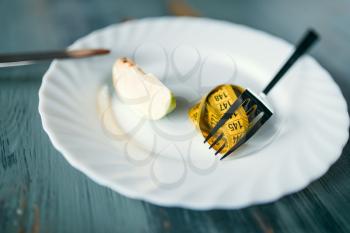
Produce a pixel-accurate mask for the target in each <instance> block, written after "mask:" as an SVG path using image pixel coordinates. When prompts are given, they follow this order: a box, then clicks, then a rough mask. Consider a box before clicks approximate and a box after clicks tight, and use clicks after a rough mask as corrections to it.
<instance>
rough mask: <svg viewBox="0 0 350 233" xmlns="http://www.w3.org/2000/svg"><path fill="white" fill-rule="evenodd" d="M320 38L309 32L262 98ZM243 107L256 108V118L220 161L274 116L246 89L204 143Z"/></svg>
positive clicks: (220, 149) (263, 103)
mask: <svg viewBox="0 0 350 233" xmlns="http://www.w3.org/2000/svg"><path fill="white" fill-rule="evenodd" d="M318 38H319V36H318V35H317V33H316V32H315V31H313V30H311V29H310V30H308V31H307V33H306V35H305V36H304V37H303V38H302V40H301V41H300V42H299V44H298V45H297V47H296V49H295V51H294V53H293V54H292V55H291V56H290V58H289V59H288V60H287V62H286V63H285V64H284V65H283V66H282V68H281V69H280V70H279V71H278V72H277V74H276V75H275V77H274V78H273V79H272V80H271V81H270V83H269V84H268V85H267V86H266V87H265V89H264V90H263V92H262V94H261V96H265V95H267V94H268V93H269V92H270V91H271V89H272V88H273V87H274V86H275V85H276V83H277V82H278V81H279V80H280V79H281V78H282V77H283V75H284V74H285V73H286V72H287V71H288V70H289V68H290V67H291V66H292V65H293V64H294V63H295V62H296V61H297V60H298V59H299V58H300V57H301V56H302V55H303V54H305V53H306V52H307V50H308V49H309V48H310V47H311V46H312V45H313V44H314V43H315V42H316V41H317V39H318ZM241 106H251V107H250V109H248V110H247V112H252V111H251V109H252V108H254V109H255V111H254V114H255V117H253V118H252V119H251V122H250V124H249V127H248V130H247V132H246V133H245V134H243V135H242V136H241V137H240V138H239V139H238V141H237V142H236V144H235V145H234V146H233V147H232V148H230V149H229V150H228V151H227V152H226V153H225V154H224V155H223V156H222V157H221V159H220V160H222V159H224V158H226V157H227V156H228V155H230V154H231V153H232V152H234V151H235V150H236V149H237V148H238V147H240V146H241V145H242V144H243V143H245V142H246V141H248V140H249V139H250V138H251V137H252V136H253V135H254V134H255V133H256V132H257V131H258V130H259V129H260V127H261V126H262V125H263V124H264V123H265V122H266V121H267V120H268V119H269V118H270V117H271V116H272V115H273V110H272V108H271V107H269V105H268V104H267V102H266V101H265V100H264V99H263V98H261V97H259V96H258V95H256V94H254V93H253V92H252V91H250V90H248V89H246V90H245V91H244V92H242V94H241V95H240V96H238V98H237V100H236V101H235V102H234V103H233V104H232V105H231V106H230V108H229V109H228V110H227V111H226V112H225V114H224V115H223V116H222V117H221V119H220V120H219V121H218V123H217V124H216V125H215V126H214V128H212V129H211V131H210V132H209V134H208V136H207V137H206V138H205V140H204V143H206V142H207V141H208V140H209V139H210V138H212V137H213V136H214V135H215V134H216V132H217V131H218V130H219V129H220V128H221V127H222V126H223V125H224V124H225V123H226V121H227V120H228V119H230V117H231V116H232V115H233V114H234V113H235V112H236V111H237V109H238V108H239V107H241ZM222 137H223V135H222V134H221V135H219V136H218V137H216V140H215V141H214V142H213V143H212V144H211V146H210V148H211V147H213V146H214V145H215V144H217V143H218V142H219V141H220V140H221V138H222ZM224 147H225V144H224V145H223V146H222V147H221V148H219V150H218V151H217V152H216V153H215V155H217V154H218V153H220V152H221V151H222V150H223V149H224Z"/></svg>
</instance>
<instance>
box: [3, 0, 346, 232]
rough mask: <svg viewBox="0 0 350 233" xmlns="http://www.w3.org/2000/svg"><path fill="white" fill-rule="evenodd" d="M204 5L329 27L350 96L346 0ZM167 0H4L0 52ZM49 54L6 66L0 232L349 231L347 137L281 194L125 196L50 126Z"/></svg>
mask: <svg viewBox="0 0 350 233" xmlns="http://www.w3.org/2000/svg"><path fill="white" fill-rule="evenodd" d="M189 4H190V5H191V6H192V7H194V8H195V9H198V11H199V12H201V13H202V14H203V15H205V16H208V17H215V18H220V19H225V20H230V21H234V22H237V23H242V24H245V25H249V26H252V27H254V28H258V29H262V30H265V31H267V32H269V33H272V34H274V35H277V36H280V37H282V38H285V39H286V40H288V41H291V42H296V40H297V39H298V36H299V35H300V34H302V32H303V31H304V29H305V28H307V27H309V26H313V27H315V28H316V29H317V30H318V31H319V32H320V33H321V34H322V37H323V40H322V43H321V44H319V46H318V47H317V48H315V50H314V52H313V55H314V56H315V57H316V59H318V60H319V61H320V62H321V64H322V65H324V66H325V67H326V68H327V69H328V70H329V71H330V72H331V74H332V75H333V77H334V78H335V80H336V82H337V83H338V84H339V85H340V88H341V90H342V91H343V93H344V95H345V97H346V99H347V100H348V103H349V102H350V92H349V90H350V79H349V77H350V69H349V61H350V46H349V42H350V31H349V27H348V22H350V14H349V9H350V2H349V1H345V0H343V1H341V0H337V1H326V0H317V1H316V0H309V1H302V0H296V1H286V0H284V1H277V0H268V1H257V0H256V1H254V0H249V1H229V0H221V1H214V0H211V1H210V0H205V1H199V0H192V1H189ZM167 11H168V8H167V2H165V1H161V0H149V1H142V0H133V1H121V0H118V1H114V0H113V1H112V0H110V1H83V0H61V1H54V0H46V1H44V0H3V1H0V26H1V27H0V29H1V36H0V52H16V51H33V50H48V49H58V48H62V47H65V46H67V45H69V44H70V43H72V42H73V41H74V40H75V39H77V38H79V37H81V36H83V35H85V34H87V33H89V32H90V31H92V30H95V29H98V28H100V27H103V26H107V25H109V24H112V23H115V22H119V21H120V20H122V19H125V18H138V17H145V16H157V15H164V14H166V13H167ZM47 67H48V64H41V65H35V66H30V67H29V66H28V67H17V68H6V69H1V70H0V160H1V161H0V232H1V233H6V232H35V233H37V232H45V233H46V232H58V233H65V232H69V233H71V232H73V233H74V232H189V231H193V232H254V233H255V232H268V233H270V232H296V233H297V232H298V233H299V232H319V233H322V232H325V233H326V232H327V233H328V232H350V185H349V183H350V169H349V168H350V158H349V156H350V145H349V143H348V144H347V145H346V147H345V148H344V151H343V155H342V157H341V158H340V159H339V160H338V161H337V162H336V163H335V165H334V166H332V167H331V169H330V170H329V171H328V172H327V174H326V175H325V176H323V177H322V178H320V179H318V180H317V181H315V182H313V183H312V184H311V185H309V186H308V187H307V188H306V189H304V190H303V191H301V192H298V193H295V194H292V195H289V196H287V197H284V198H282V199H280V200H278V201H276V202H274V203H270V204H264V205H255V206H251V207H248V208H245V209H241V210H211V211H193V210H189V209H183V208H165V207H159V206H156V205H152V204H149V203H145V202H143V201H139V200H133V199H129V198H126V197H124V196H122V195H120V194H118V193H116V192H113V191H111V190H110V189H108V188H105V187H102V186H100V185H97V184H96V183H94V182H93V181H91V180H90V179H89V178H87V177H86V176H85V175H83V174H82V173H80V172H79V171H77V170H75V169H74V168H72V167H71V166H70V165H69V164H68V163H67V162H66V161H65V160H64V159H63V157H62V156H61V155H60V153H58V152H57V151H56V150H55V149H54V148H53V146H52V145H51V143H50V141H49V139H48V137H47V135H46V134H45V133H44V131H43V129H42V126H41V122H40V117H39V114H38V111H37V107H38V94H37V93H38V89H39V87H40V82H41V77H42V75H43V73H44V72H45V70H46V69H47Z"/></svg>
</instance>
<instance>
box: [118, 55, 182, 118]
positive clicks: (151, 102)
mask: <svg viewBox="0 0 350 233" xmlns="http://www.w3.org/2000/svg"><path fill="white" fill-rule="evenodd" d="M113 86H114V88H115V91H116V93H117V96H118V97H119V98H120V99H121V100H122V101H123V102H124V103H125V104H128V105H130V107H131V108H132V109H134V110H135V112H136V113H138V114H139V115H141V116H143V117H146V118H147V119H151V120H158V119H160V118H162V117H164V116H165V115H166V114H168V113H170V112H171V111H173V110H174V109H175V107H176V100H175V97H174V96H173V94H172V92H171V91H170V90H169V88H167V87H166V86H165V85H164V84H163V83H162V82H161V81H159V79H158V78H157V77H156V76H154V75H153V74H151V73H147V74H146V73H145V72H143V70H142V69H141V68H140V67H138V66H137V65H136V64H135V63H134V62H133V61H132V60H131V59H129V58H120V59H118V60H117V61H116V62H115V64H114V66H113Z"/></svg>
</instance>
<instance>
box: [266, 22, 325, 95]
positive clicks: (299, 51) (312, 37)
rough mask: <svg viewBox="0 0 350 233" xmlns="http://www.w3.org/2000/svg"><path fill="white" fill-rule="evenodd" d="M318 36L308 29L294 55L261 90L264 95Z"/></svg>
mask: <svg viewBox="0 0 350 233" xmlns="http://www.w3.org/2000/svg"><path fill="white" fill-rule="evenodd" d="M318 38H319V36H318V35H317V33H316V32H315V31H314V30H312V29H309V30H308V31H307V33H306V35H305V36H304V37H303V39H302V40H301V41H300V42H299V44H298V45H297V47H296V49H295V51H294V53H293V54H292V55H291V56H290V58H289V59H288V60H287V62H286V63H285V64H284V65H283V66H282V68H281V69H280V70H279V71H278V73H277V74H276V75H275V77H274V78H273V79H272V80H271V82H270V83H269V84H268V85H267V86H266V87H265V89H264V90H263V93H264V94H268V93H269V91H270V90H271V89H272V88H273V87H274V86H275V85H276V83H277V82H278V81H279V80H280V79H281V78H282V77H283V75H284V74H285V73H286V72H287V71H288V70H289V68H290V67H291V66H292V65H293V64H294V63H295V62H296V61H297V60H298V59H299V58H300V57H301V56H302V55H303V54H305V53H306V51H307V50H308V49H309V48H310V47H311V46H312V45H313V44H314V43H315V42H316V41H317V39H318Z"/></svg>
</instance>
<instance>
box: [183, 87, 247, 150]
mask: <svg viewBox="0 0 350 233" xmlns="http://www.w3.org/2000/svg"><path fill="white" fill-rule="evenodd" d="M243 91H244V89H243V88H241V87H239V86H234V85H220V86H217V87H215V88H214V89H213V90H211V91H210V92H209V93H208V94H207V95H206V96H204V97H203V98H202V99H201V100H200V101H199V103H197V104H195V105H194V106H193V107H192V108H190V110H189V112H188V115H189V118H190V119H191V121H192V122H193V124H194V125H195V126H196V128H197V129H199V130H200V131H201V133H202V135H203V136H204V137H206V136H207V135H208V134H209V132H210V130H211V129H212V128H213V127H214V126H215V125H216V123H217V122H218V121H219V120H220V118H221V117H222V116H223V115H224V113H225V112H226V111H227V110H228V108H229V107H230V106H231V104H233V102H235V101H236V99H237V96H239V95H240V94H241V93H242V92H243ZM248 127H249V119H248V115H247V113H246V111H245V109H244V108H243V107H240V108H238V110H237V111H236V112H235V114H234V115H233V116H232V117H231V118H230V119H229V120H228V121H227V122H226V123H225V124H224V125H223V126H222V127H221V128H220V129H219V131H218V133H217V135H220V134H221V133H223V134H224V136H223V138H222V139H221V141H220V142H219V143H218V144H216V145H215V146H214V147H213V148H214V149H215V150H218V149H220V148H221V147H222V145H223V144H224V143H225V147H224V149H223V150H222V151H221V152H220V153H225V152H226V151H228V150H229V149H230V148H231V147H232V146H234V145H235V144H236V143H237V141H238V140H239V138H240V137H241V136H242V135H243V134H244V133H245V132H246V131H247V129H248ZM215 139H216V138H215V137H212V138H211V139H210V140H209V141H208V143H209V144H210V145H211V144H212V143H213V142H214V141H215Z"/></svg>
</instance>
